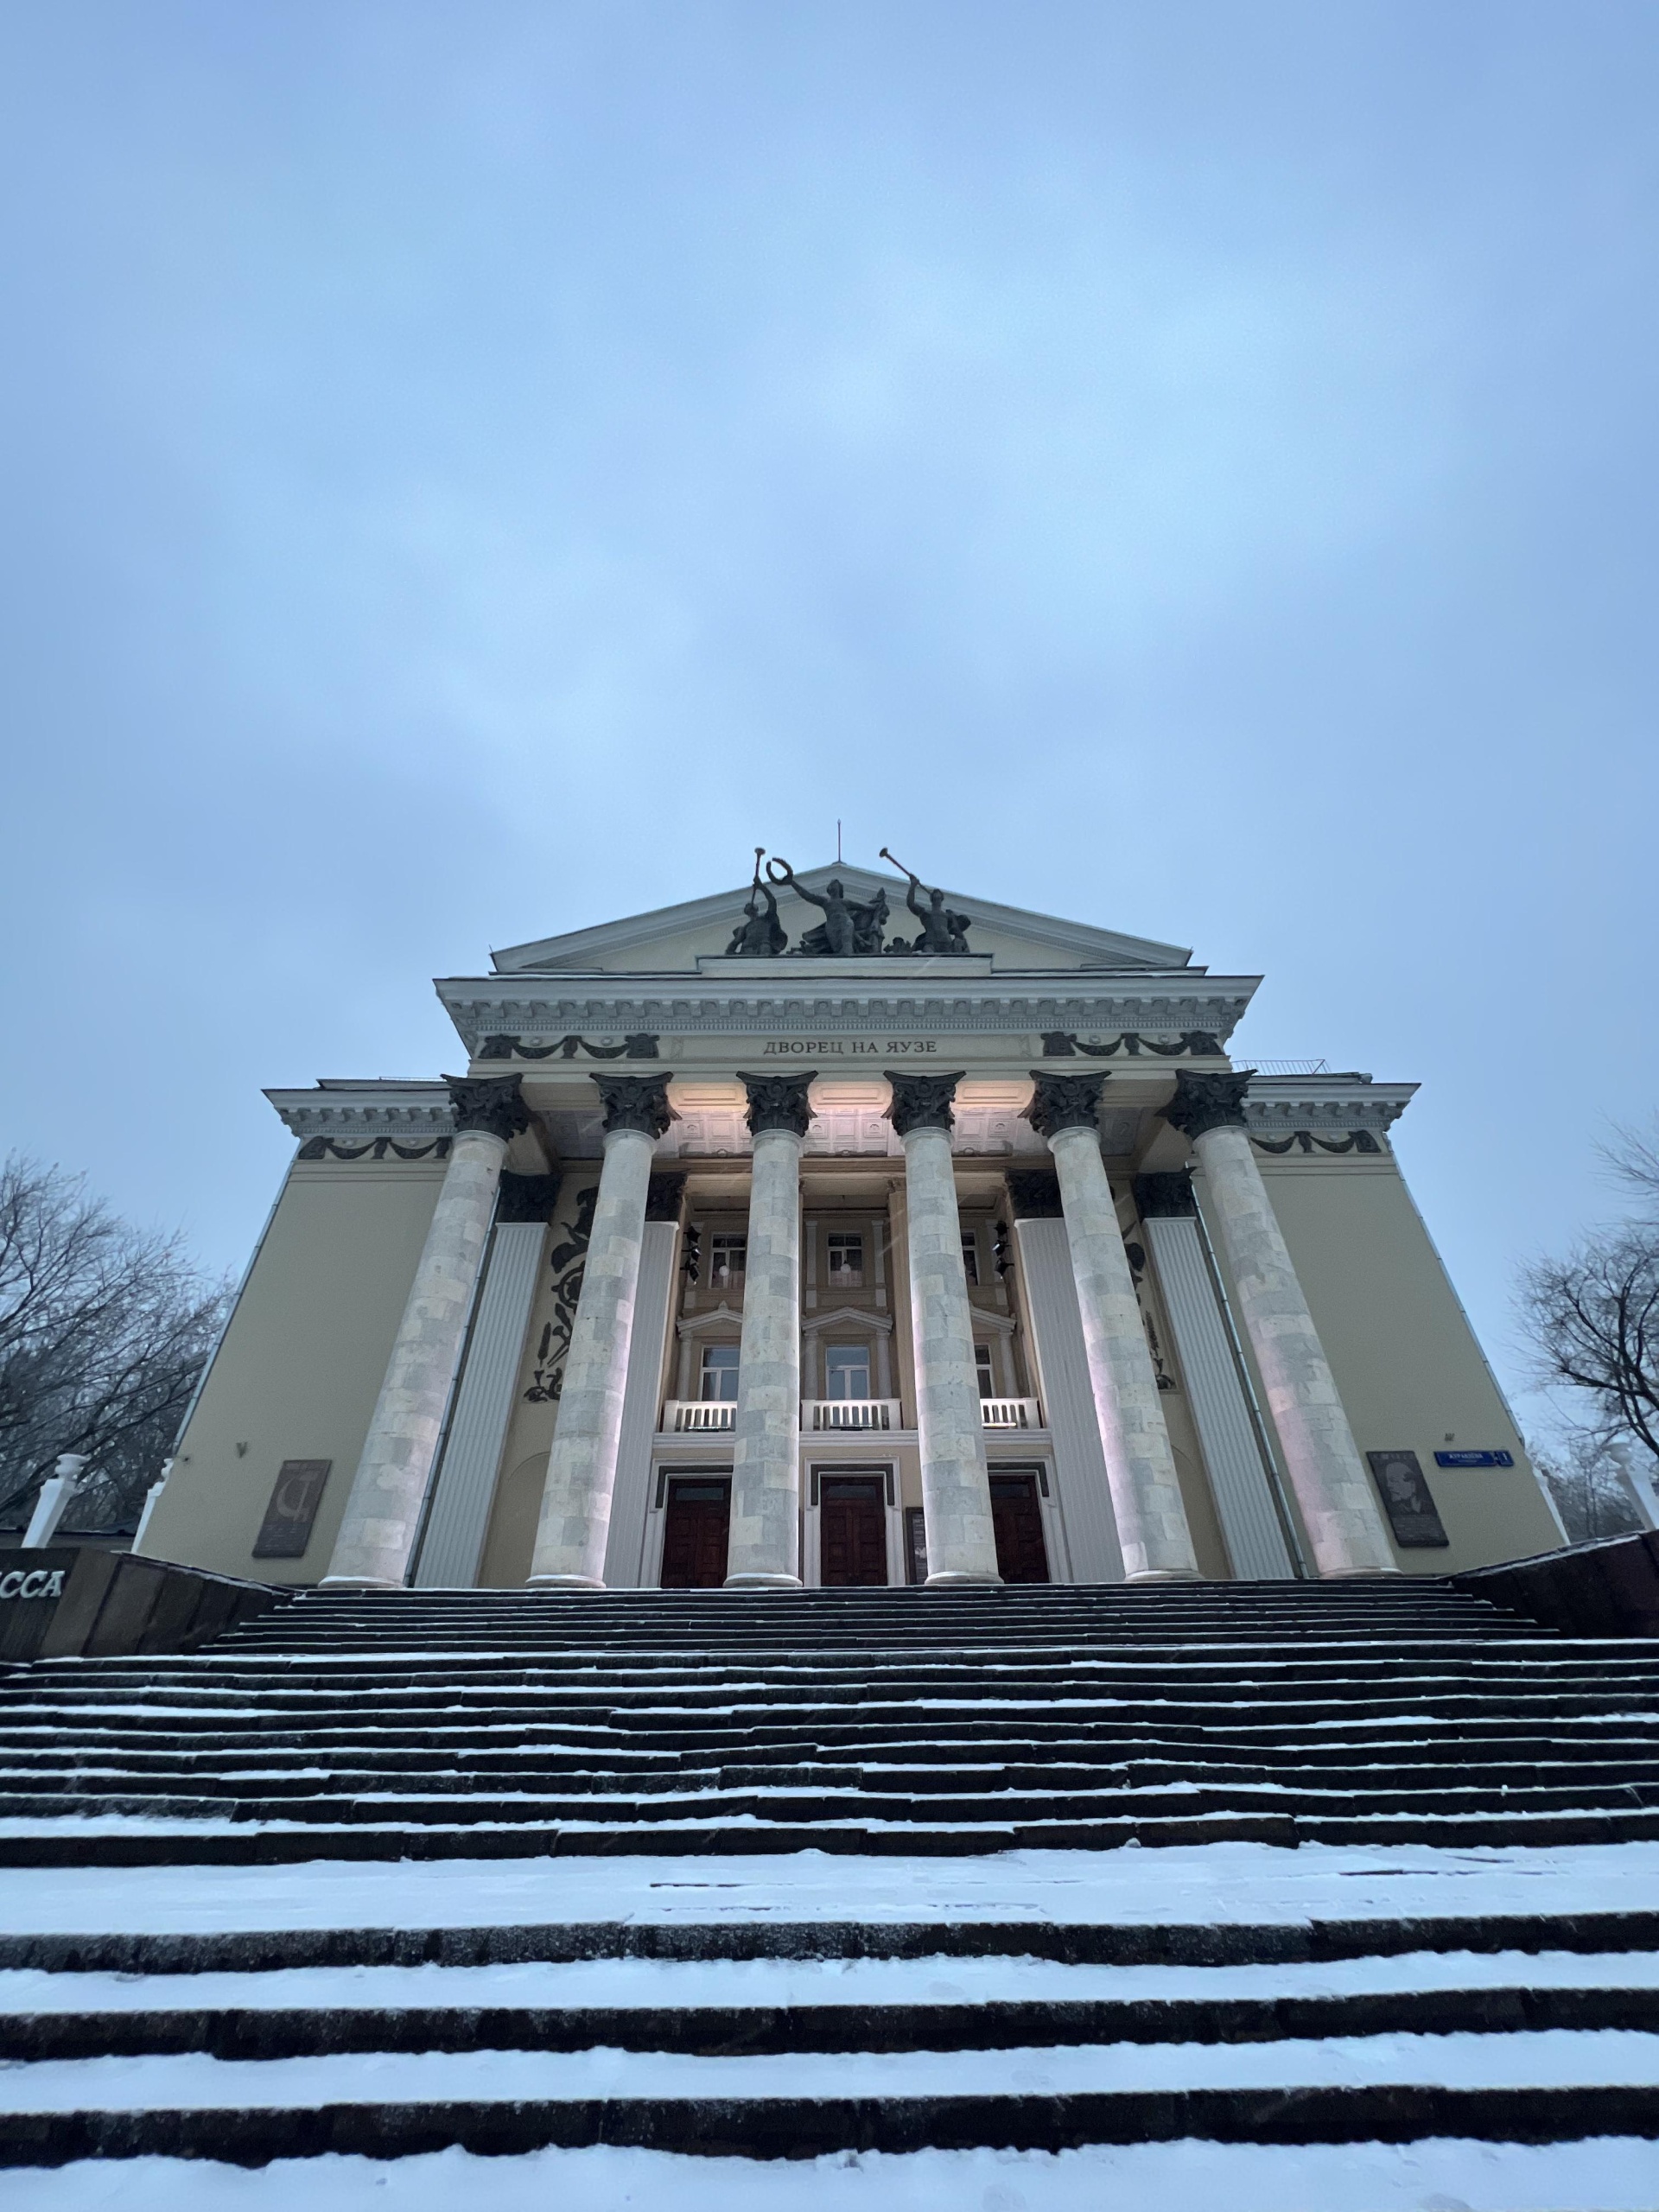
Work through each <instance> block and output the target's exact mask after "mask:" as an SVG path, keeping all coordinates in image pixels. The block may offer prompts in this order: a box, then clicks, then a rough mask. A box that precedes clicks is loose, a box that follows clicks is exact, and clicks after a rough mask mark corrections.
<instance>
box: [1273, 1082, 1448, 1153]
mask: <svg viewBox="0 0 1659 2212" xmlns="http://www.w3.org/2000/svg"><path fill="white" fill-rule="evenodd" d="M1418 1088H1419V1086H1418V1085H1417V1084H1414V1083H1374V1082H1373V1081H1372V1080H1371V1078H1370V1076H1368V1075H1319V1076H1261V1075H1258V1076H1255V1077H1252V1078H1251V1082H1250V1087H1249V1090H1248V1091H1247V1092H1246V1094H1245V1097H1244V1107H1243V1112H1244V1126H1245V1128H1248V1129H1249V1132H1250V1135H1252V1136H1253V1137H1255V1138H1257V1139H1262V1138H1267V1139H1273V1138H1278V1137H1281V1136H1286V1135H1291V1134H1292V1133H1293V1132H1294V1131H1297V1130H1302V1129H1306V1130H1309V1131H1312V1130H1315V1129H1326V1130H1343V1131H1349V1132H1362V1131H1363V1132H1365V1133H1367V1134H1369V1135H1373V1136H1381V1135H1383V1133H1384V1132H1385V1131H1386V1130H1388V1129H1390V1128H1393V1126H1394V1124H1395V1122H1397V1121H1398V1120H1399V1118H1400V1116H1402V1114H1403V1113H1404V1112H1405V1110H1406V1109H1407V1107H1408V1106H1409V1105H1410V1103H1411V1102H1412V1100H1413V1099H1414V1097H1415V1096H1416V1095H1417V1091H1418Z"/></svg>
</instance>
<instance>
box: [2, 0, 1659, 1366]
mask: <svg viewBox="0 0 1659 2212" xmlns="http://www.w3.org/2000/svg"><path fill="white" fill-rule="evenodd" d="M1656 109H1659V13H1656V11H1655V10H1654V9H1653V8H1652V7H1651V6H1649V5H1646V4H1642V5H1624V4H1620V0H1598V4H1597V5H1595V6H1594V7H1591V8H1586V7H1584V6H1582V5H1576V4H1575V5H1551V6H1539V5H1529V4H1527V0H1501V4H1496V5H1485V4H1481V0H1459V5H1458V6H1456V7H1453V8H1448V7H1446V6H1445V5H1444V4H1442V0H1434V4H1429V5H1416V4H1411V0H1389V4H1384V5H1369V4H1365V3H1364V0H1344V5H1343V6H1341V7H1337V8H1333V7H1332V6H1330V5H1329V4H1327V3H1326V0H1320V3H1319V4H1308V5H1301V4H1281V3H1280V0H1253V3H1252V4H1250V5H1248V6H1247V5H1242V4H1239V3H1238V0H1230V4H1225V5H1211V4H1205V3H1204V0H1185V4H1182V3H1181V0H1158V4H1153V0H1143V3H1142V4H1137V5H1132V6H1125V5H1113V4H1109V0H1093V4H1090V5H1071V4H1069V0H1027V4H1024V5H1021V6H1020V7H1017V8H1016V7H1014V6H1010V5H1007V4H1004V5H1001V6H998V7H991V6H983V5H976V4H973V0H948V4H933V0H881V4H879V5H867V4H861V0H834V3H833V4H830V0H796V4H792V5H789V6H779V5H778V4H777V0H763V4H744V3H743V0H732V3H731V4H724V5H721V4H702V0H674V4H666V3H665V0H637V3H636V4H629V3H628V0H611V3H610V4H607V5H602V6H601V5H564V4H560V0H537V4H534V5H518V4H515V3H514V0H471V4H469V5H468V6H467V7H465V8H456V7H454V6H453V5H448V4H445V5H427V4H423V0H396V4H393V5H378V4H372V0H326V4H324V3H323V0H315V4H307V0H284V4H282V5H269V4H263V0H238V4H237V5H236V6H234V7H230V8H227V7H226V6H224V5H223V4H221V0H204V4H200V5H185V4H175V0H143V4H134V5H115V4H106V0H64V4H60V5H47V4H44V0H37V4H35V5H34V6H32V7H30V6H24V7H21V8H17V9H14V10H11V11H10V14H9V16H8V18H7V22H6V25H5V28H4V30H3V33H0V191H3V194H4V202H5V207H6V219H5V221H4V223H3V225H0V283H3V291H4V296H5V298H6V300H7V302H8V306H9V313H8V315H7V340H6V343H5V346H4V347H3V351H0V393H3V401H4V417H5V424H6V432H7V435H6V436H5V439H4V455H5V458H4V464H3V466H4V485H3V514H4V527H3V537H0V560H3V563H4V575H3V589H0V623H3V637H0V683H3V687H4V690H5V693H6V695H7V709H8V711H7V715H6V727H7V729H8V733H9V745H8V750H9V753H10V766H9V773H8V779H7V783H8V790H9V792H10V798H11V807H10V813H11V819H12V835H11V837H10V839H9V840H8V844H9V847H10V851H9V855H8V865H7V867H6V868H5V870H4V871H3V880H0V890H3V898H4V900H5V913H4V939H3V941H4V944H5V947H6V951H7V956H8V967H9V970H10V976H9V991H8V999H9V1004H10V1020H9V1021H8V1022H7V1023H6V1025H5V1027H4V1031H3V1051H4V1053H5V1055H6V1062H7V1065H6V1070H5V1081H4V1084H3V1091H0V1096H3V1101H4V1129H3V1136H4V1139H5V1141H8V1142H10V1143H15V1144H19V1145H21V1146H22V1147H25V1148H27V1149H29V1150H31V1151H34V1152H35V1153H38V1154H42V1155H44V1156H46V1157H48V1158H55V1159H58V1160H61V1161H63V1162H64V1163H65V1164H66V1165H67V1166H73V1167H74V1168H77V1169H82V1168H84V1169H85V1170H86V1172H87V1173H88V1174H89V1175H90V1177H91V1178H92V1181H93V1182H94V1184H95V1185H97V1186H98V1187H99V1189H101V1190H102V1191H104V1192H106V1193H107V1194H108V1195H109V1196H110V1197H111V1198H112V1199H113V1200H114V1201H115V1202H116V1203H117V1204H118V1205H120V1206H121V1207H122V1208H124V1210H126V1211H129V1212H130V1213H131V1214H132V1215H134V1216H135V1217H137V1218H139V1219H141V1220H143V1221H146V1222H155V1223H158V1224H166V1225H168V1226H172V1225H175V1224H181V1225H182V1226H183V1227H184V1228H185V1230H187V1232H188V1235H189V1236H190V1237H191V1239H192V1240H193V1242H194V1244H195V1246H196V1248H197V1249H199V1251H200V1253H201V1255H203V1257H204V1258H205V1259H207V1261H208V1262H211V1263H213V1265H215V1266H226V1267H238V1266H239V1265H240V1263H241V1262H242V1260H243V1258H244V1257H245V1253H246V1250H247V1249H248V1247H249V1245H250V1243H251V1240H252V1237H253V1236H254V1235H255V1233H256V1232H257V1227H258V1224H259V1222H260V1220H261V1219H262V1218H263V1217H264V1211H265V1209H266V1207H267V1206H268V1205H269V1203H270V1198H271V1195H272V1193H273V1192H274V1190H275V1187H276V1185H277V1180H278V1179H279V1177H280V1175H281V1173H282V1168H283V1163H284V1160H285V1159H286V1156H287V1150H288V1146H287V1141H286V1139H285V1138H284V1136H283V1132H282V1130H281V1128H280V1126H279V1125H278V1124H277V1122H276V1120H275V1118H274V1116H271V1115H270V1110H269V1109H268V1108H267V1107H266V1105H265V1103H264V1100H263V1099H262V1098H261V1097H260V1096H259V1090H260V1086H262V1085H263V1084H270V1083H281V1084H289V1083H296V1082H307V1081H309V1080H311V1079H312V1078H313V1077H315V1076H317V1075H320V1074H336V1075H369V1074H391V1075H409V1074H413V1075H423V1076H424V1075H429V1074H432V1073H435V1072H436V1071H438V1069H439V1068H440V1067H442V1066H448V1065H451V1064H453V1062H454V1058H455V1051H456V1047H455V1045H454V1039H453V1033H452V1032H450V1031H449V1030H448V1026H447V1024H446V1023H445V1021H444V1020H443V1019H442V1014H441V1013H440V1010H439V1009H438V1007H437V1006H436V1003H435V1001H434V1000H433V999H432V997H431V995H430V993H429V988H428V980H427V979H428V978H429V977H430V976H433V975H440V974H453V973H456V972H462V973H464V972H467V970H469V969H476V968H478V967H480V966H481V965H483V964H484V961H485V955H486V948H487V947H488V946H489V945H491V944H511V943H512V942H514V941H515V940H521V939H524V938H532V937H537V936H541V935H544V934H547V933H549V932H550V931H557V930H562V929H566V928H572V927H577V926H581V925H584V924H587V923H589V922H593V921H596V920H601V919H604V918H607V917H609V916H611V915H613V914H616V913H620V912H628V911H632V910H633V909H636V908H638V907H640V906H654V905H658V904H662V903H664V902H667V901H670V900H672V899H679V898H684V897H690V896H696V895H698V894H700V893H704V892H706V891H709V890H711V889H715V888H718V887H720V886H721V884H722V883H723V882H728V881H736V880H740V878H741V876H742V875H743V874H744V872H745V866H746V861H747V855H748V854H749V851H750V849H751V848H752V847H753V845H754V844H756V843H757V842H763V843H765V844H766V845H768V846H770V847H772V848H774V849H781V850H782V851H784V852H785V853H787V854H789V855H790V856H791V858H792V859H794V860H795V861H797V864H798V865H800V866H805V865H808V864H810V863H811V862H813V861H817V860H821V859H823V858H824V857H827V856H828V855H829V854H830V853H832V852H833V849H834V842H833V841H834V834H835V822H836V817H838V816H839V817H842V818H843V819H844V820H845V822H846V825H847V829H846V836H847V850H848V853H849V857H856V858H859V859H863V860H873V859H874V855H875V852H876V849H878V848H879V847H880V845H882V844H883V843H887V844H891V845H893V847H894V848H895V849H897V850H899V851H900V852H903V853H904V854H905V855H906V857H907V858H910V857H912V856H913V857H914V861H915V864H916V865H917V866H918V867H920V868H923V869H924V870H925V872H926V873H927V874H929V875H930V876H932V877H934V878H936V879H937V880H944V881H946V882H948V883H950V884H951V885H952V886H954V887H958V888H960V889H963V890H964V891H967V892H969V893H972V892H974V891H976V890H977V891H979V892H980V893H982V895H984V896H986V897H990V898H995V899H1007V900H1011V901H1015V902H1020V903H1029V904H1032V905H1034V906H1040V907H1043V908H1046V909H1047V910H1049V911H1052V912H1062V913H1068V914H1072V915H1076V916H1077V917H1079V918H1085V919H1088V920H1090V921H1096V922H1100V923H1103V924H1106V925H1109V926H1113V927H1117V928H1122V929H1127V930H1129V931H1136V932H1141V933H1144V934H1146V935H1149V936H1153V937H1159V938H1172V939H1174V940H1177V941H1179V942H1180V943H1182V944H1192V945H1193V946H1194V947H1195V948H1196V950H1197V955H1198V957H1199V958H1200V959H1203V960H1207V961H1208V962H1209V963H1211V965H1212V966H1214V967H1215V968H1217V969H1228V970H1243V971H1246V972H1255V971H1257V970H1262V971H1264V972H1265V974H1266V976H1267V978H1268V981H1267V983H1266V985H1265V986H1264V988H1263V990H1262V994H1261V995H1260V998H1259V1000H1258V1002H1257V1005H1258V1010H1257V1011H1255V1013H1253V1014H1252V1015H1251V1017H1250V1019H1249V1022H1248V1024H1247V1026H1246V1027H1244V1029H1243V1030H1242V1031H1241V1033H1240V1038H1239V1043H1240V1046H1242V1047H1245V1048H1248V1049H1249V1051H1250V1052H1254V1053H1255V1054H1256V1055H1259V1056H1262V1057H1269V1058H1289V1057H1296V1056H1301V1055H1312V1054H1324V1055H1325V1056H1326V1057H1328V1058H1329V1059H1330V1060H1331V1061H1332V1065H1337V1066H1343V1067H1359V1068H1364V1069H1368V1070H1371V1071H1374V1072H1375V1073H1376V1074H1377V1075H1378V1076H1386V1077H1416V1078H1419V1079H1421V1081H1422V1083H1423V1084H1424V1086H1425V1088H1424V1090H1423V1093H1422V1095H1421V1097H1420V1098H1419V1100H1418V1102H1417V1103H1416V1104H1415V1105H1414V1107H1413V1109H1411V1111H1410V1113H1409V1114H1408V1116H1407V1119H1406V1121H1405V1122H1404V1123H1403V1124H1402V1128H1401V1130H1400V1132H1399V1145H1400V1150H1401V1152H1402V1157H1403V1159H1404V1161H1405V1163H1406V1166H1407V1170H1408V1173H1409V1175H1410V1177H1411V1179H1412V1181H1413V1184H1414V1188H1415V1190H1416V1192H1417V1194H1418V1196H1419V1198H1420V1201H1421V1204H1422V1205H1423V1207H1424V1210H1425V1212H1426V1214H1427V1217H1428V1220H1429V1223H1430V1225H1431V1228H1432V1229H1433V1232H1434V1234H1435V1236H1436V1237H1437V1240H1438V1241H1439V1243H1440V1246H1441V1249H1442V1250H1443V1251H1444V1253H1445V1254H1446V1258H1447V1260H1448V1262H1449V1264H1450V1265H1451V1268H1452V1274H1453V1276H1454V1279H1455V1281H1457V1283H1458V1285H1459V1288H1460V1290H1461V1291H1462V1293H1463V1294H1464V1296H1465V1300H1466V1302H1467V1303H1468V1305H1469V1306H1470V1308H1471V1313H1473V1315H1474V1317H1475V1319H1476V1321H1477V1325H1478V1327H1479V1328H1480V1330H1481V1332H1482V1333H1483V1335H1484V1338H1485V1339H1486V1341H1487V1343H1488V1346H1489V1349H1490V1350H1491V1353H1492V1356H1493V1357H1494V1360H1495V1362H1496V1363H1497V1365H1498V1367H1499V1369H1500V1371H1502V1372H1503V1374H1504V1375H1505V1376H1506V1378H1508V1379H1509V1380H1510V1381H1511V1382H1513V1381H1514V1380H1515V1378H1516V1373H1517V1361H1516V1357H1515V1355H1514V1353H1513V1351H1512V1350H1511V1340H1512V1325H1511V1322H1510V1313H1509V1300H1510V1285H1511V1282H1512V1280H1513V1276H1514V1273H1515V1270H1516V1266H1517V1264H1518V1262H1520V1261H1521V1260H1522V1258H1523V1257H1524V1256H1525V1255H1527V1254H1529V1253H1530V1252H1533V1251H1535V1250H1537V1249H1541V1248H1548V1247H1549V1246H1550V1245H1552V1244H1554V1245H1559V1244H1560V1243H1563V1242H1564V1241H1565V1240H1567V1238H1568V1237H1569V1236H1571V1234H1572V1233H1573V1230H1574V1229H1575V1227H1576V1226H1577V1225H1578V1224H1580V1222H1582V1221H1584V1220H1586V1219H1588V1218H1591V1217H1594V1216H1596V1215H1598V1214H1600V1213H1605V1211H1607V1210H1608V1209H1609V1207H1610V1206H1611V1205H1612V1203H1613V1200H1612V1198H1611V1194H1610V1193H1609V1192H1608V1190H1607V1188H1606V1186H1605V1185H1604V1184H1602V1183H1601V1182H1599V1180H1598V1179H1597V1175H1596V1160H1595V1154H1594V1144H1595V1141H1596V1139H1597V1138H1598V1137H1599V1135H1604V1134H1605V1128H1606V1125H1607V1123H1608V1122H1609V1121H1610V1120H1611V1119H1613V1118H1620V1117H1623V1118H1640V1117H1643V1116H1646V1115H1647V1114H1649V1112H1651V1111H1652V1109H1653V1107H1654V1105H1655V1103H1656V1096H1659V1066H1656V1061H1659V1054H1656V1048H1655V1025H1654V1022H1653V1019H1652V1014H1651V1007H1650V999H1651V986H1650V982H1649V957H1650V946H1651V943H1652V936H1653V929H1652V922H1653V914H1654V899H1653V893H1652V887H1651V885H1652V874H1653V868H1652V855H1653V852H1654V842H1655V822H1656V798H1659V792H1656V789H1655V785H1656V771H1655V754H1656V748H1655V744H1654V739H1653V724H1654V705H1655V690H1656V686H1655V665H1654V664H1655V650H1656V648H1655V639H1656V636H1659V627H1656V623H1655V620H1654V615H1653V605H1654V601H1655V590H1654V585H1655V576H1654V569H1655V519H1654V518H1655V514H1656V511H1659V499H1656V489H1659V487H1656V481H1655V479H1656V467H1655V461H1656V441H1659V432H1656V419H1659V418H1656V410H1655V407H1654V404H1653V399H1654V391H1655V368H1656V364H1655V358H1654V357H1655V350H1656V348H1655V335H1656V289H1655V283H1654V277H1655V267H1654V264H1655V257H1656V256H1655V239H1656V222H1655V218H1656V203H1659V174H1656V171H1659V137H1656V133H1655V131H1654V130H1653V125H1652V118H1653V116H1654V114H1655V112H1656Z"/></svg>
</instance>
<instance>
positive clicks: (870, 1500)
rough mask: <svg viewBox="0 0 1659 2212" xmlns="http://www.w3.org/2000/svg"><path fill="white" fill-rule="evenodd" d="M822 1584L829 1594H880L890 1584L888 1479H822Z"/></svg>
mask: <svg viewBox="0 0 1659 2212" xmlns="http://www.w3.org/2000/svg"><path fill="white" fill-rule="evenodd" d="M817 1484H818V1580H819V1581H820V1583H822V1585H823V1587H824V1588H825V1589H826V1590H880V1589H885V1588H886V1586H887V1476H886V1475H885V1474H859V1475H829V1474H820V1475H819V1477H818V1478H817Z"/></svg>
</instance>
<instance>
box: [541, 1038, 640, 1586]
mask: <svg viewBox="0 0 1659 2212" xmlns="http://www.w3.org/2000/svg"><path fill="white" fill-rule="evenodd" d="M670 1081H671V1077H668V1076H666V1075H656V1076H626V1075H598V1074H596V1075H595V1076H594V1082H595V1083H596V1084H598V1085H599V1092H600V1096H601V1098H602V1099H603V1100H604V1102H605V1165H604V1166H603V1167H602V1168H601V1170H600V1177H599V1197H598V1198H597V1200H596V1201H595V1204H594V1231H593V1235H592V1236H591V1237H590V1239H589V1240H588V1256H587V1258H586V1260H585V1261H584V1262H583V1264H582V1294H581V1296H580V1297H579V1298H578V1299H577V1300H576V1318H575V1325H574V1326H573V1327H572V1329H571V1332H570V1349H569V1352H568V1353H567V1354H566V1357H565V1363H564V1381H563V1386H562V1387H561V1389H560V1391H559V1414H558V1426H557V1427H556V1429H555V1430H554V1433H553V1449H552V1451H551V1452H550V1454H549V1455H548V1462H547V1481H546V1484H545V1485H544V1486H543V1491H542V1511H541V1518H540V1520H539V1522H537V1529H536V1549H535V1553H534V1554H533V1556H532V1558H531V1570H530V1586H531V1589H534V1590H602V1589H603V1588H604V1587H605V1580H604V1576H605V1547H606V1544H607V1541H608V1539H609V1536H610V1531H611V1497H612V1493H613V1491H614V1489H615V1487H616V1461H617V1447H618V1446H619V1444H620V1441H621V1435H622V1401H623V1394H624V1391H625V1389H626V1383H627V1378H628V1347H629V1344H630V1343H631V1341H632V1335H633V1305H634V1294H635V1291H636V1289H637V1288H638V1286H639V1253H640V1248H641V1246H642V1244H643V1243H644V1239H645V1198H646V1196H647V1194H648V1192H649V1190H650V1185H651V1160H652V1154H653V1153H654V1152H655V1151H656V1149H657V1140H658V1137H660V1136H661V1135H662V1134H663V1132H664V1129H665V1128H667V1127H668V1125H669V1123H670V1122H671V1121H672V1120H673V1118H674V1112H673V1109H672V1108H671V1106H670V1104H669V1103H668V1086H669V1083H670Z"/></svg>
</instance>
